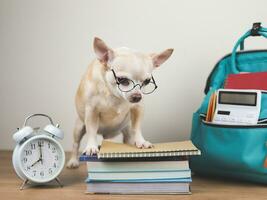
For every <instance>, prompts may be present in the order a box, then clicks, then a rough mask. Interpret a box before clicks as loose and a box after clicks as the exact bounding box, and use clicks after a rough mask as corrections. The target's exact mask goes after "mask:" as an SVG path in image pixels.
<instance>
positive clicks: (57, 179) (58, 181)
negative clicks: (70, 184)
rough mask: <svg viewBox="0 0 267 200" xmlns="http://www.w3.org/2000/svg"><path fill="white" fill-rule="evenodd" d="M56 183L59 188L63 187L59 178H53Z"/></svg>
mask: <svg viewBox="0 0 267 200" xmlns="http://www.w3.org/2000/svg"><path fill="white" fill-rule="evenodd" d="M55 180H56V182H57V183H58V184H59V186H60V187H63V185H62V184H61V182H60V180H59V178H55Z"/></svg>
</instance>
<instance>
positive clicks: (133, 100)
mask: <svg viewBox="0 0 267 200" xmlns="http://www.w3.org/2000/svg"><path fill="white" fill-rule="evenodd" d="M141 99H142V95H141V94H139V93H136V94H133V95H132V96H131V97H130V102H131V103H137V102H139V101H140V100H141Z"/></svg>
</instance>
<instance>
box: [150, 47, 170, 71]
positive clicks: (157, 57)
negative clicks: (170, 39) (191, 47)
mask: <svg viewBox="0 0 267 200" xmlns="http://www.w3.org/2000/svg"><path fill="white" fill-rule="evenodd" d="M172 52H173V49H166V50H165V51H163V52H161V53H160V54H152V55H151V57H152V62H153V65H154V67H159V66H160V65H161V64H162V63H164V62H165V61H166V60H167V59H168V58H169V57H170V56H171V55H172Z"/></svg>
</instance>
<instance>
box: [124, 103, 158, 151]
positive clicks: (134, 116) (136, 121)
mask: <svg viewBox="0 0 267 200" xmlns="http://www.w3.org/2000/svg"><path fill="white" fill-rule="evenodd" d="M130 112H131V128H130V130H128V133H127V134H126V135H125V140H126V142H132V141H133V142H134V144H135V146H136V147H138V148H150V147H152V146H153V145H152V144H151V143H150V142H148V141H146V140H145V139H144V137H143V135H142V131H141V121H142V118H143V108H142V107H141V106H135V107H133V108H131V111H130ZM126 130H127V129H126ZM126 132H127V131H126ZM127 137H128V138H127ZM131 137H133V138H131Z"/></svg>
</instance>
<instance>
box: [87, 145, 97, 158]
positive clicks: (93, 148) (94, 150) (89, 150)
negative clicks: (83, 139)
mask: <svg viewBox="0 0 267 200" xmlns="http://www.w3.org/2000/svg"><path fill="white" fill-rule="evenodd" d="M83 152H84V153H85V154H86V155H89V156H91V155H93V154H97V153H98V152H99V149H98V147H97V146H96V145H87V146H86V148H85V150H84V151H83Z"/></svg>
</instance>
